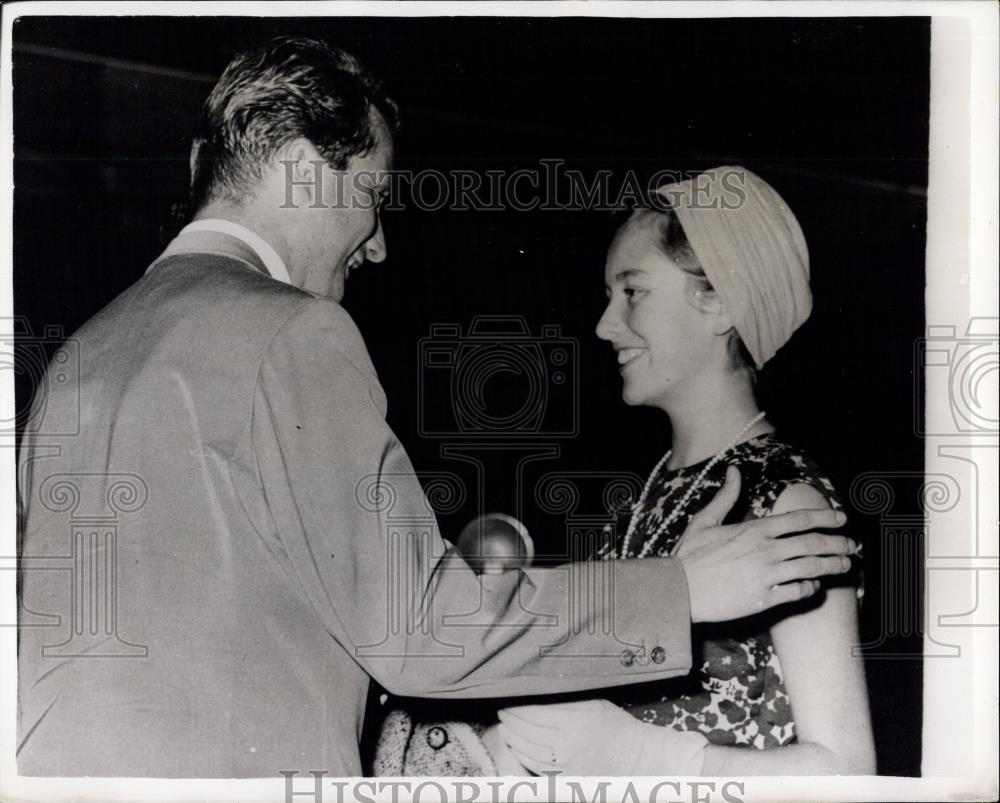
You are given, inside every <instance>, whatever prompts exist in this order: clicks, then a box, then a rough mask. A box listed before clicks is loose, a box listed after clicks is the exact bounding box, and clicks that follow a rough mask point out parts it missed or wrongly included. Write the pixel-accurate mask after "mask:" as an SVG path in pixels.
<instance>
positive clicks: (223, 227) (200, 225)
mask: <svg viewBox="0 0 1000 803" xmlns="http://www.w3.org/2000/svg"><path fill="white" fill-rule="evenodd" d="M191 231H215V232H220V233H221V234H228V235H229V236H230V237H235V238H236V239H237V240H239V241H240V242H242V243H244V244H245V245H246V246H247V247H248V248H250V249H251V250H252V251H253V252H254V253H255V254H256V255H257V256H258V257H259V258H260V261H261V262H263V263H264V267H265V268H266V269H267V272H268V273H269V274H271V278H272V279H277V280H278V281H279V282H284V283H285V284H291V283H292V280H291V278H290V277H289V275H288V268H286V267H285V262H284V260H282V258H281V257H280V256H278V252H277V251H275V250H274V249H273V248H272V247H271V246H270V245H269V244H268V243H267V241H266V240H265V239H264V238H263V237H261V236H260V235H259V234H255V233H254V232H252V231H250V229H248V228H247V227H246V226H241V225H240V224H239V223H233V221H231V220H223V219H222V218H203V219H201V220H194V221H192V222H191V223H188V224H187V225H186V226H185V227H184V228H183V229H181V231H180V234H184V233H185V232H191ZM178 236H179V235H178Z"/></svg>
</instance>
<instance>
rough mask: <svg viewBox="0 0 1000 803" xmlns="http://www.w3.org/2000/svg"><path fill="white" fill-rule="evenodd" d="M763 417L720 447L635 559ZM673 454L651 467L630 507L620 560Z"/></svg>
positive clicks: (650, 547)
mask: <svg viewBox="0 0 1000 803" xmlns="http://www.w3.org/2000/svg"><path fill="white" fill-rule="evenodd" d="M765 415H767V413H765V412H764V411H763V410H761V412H759V413H757V415H755V416H754V417H753V418H751V419H750V420H749V421H747V423H746V424H744V425H743V427H742V428H741V429H740V431H739V432H737V433H736V435H735V436H734V437H733V439H732V440H731V441H729V443H727V444H726V445H725V446H724V447H722V451H720V452H719V453H718V454H717V455H715V457H713V458H712V459H711V460H709V461H708V463H707V464H706V465H705V468H703V469H702V470H701V471H699V472H698V476H697V477H695V479H694V482H693V483H692V484H691V486H690V487H689V488H688V489H687V491H686V492H685V494H684V496H682V497H681V499H680V501H679V502H678V503H677V504H676V505H674V509H673V510H672V511H670V515H669V516H667V517H666V518H665V519H664V520H663V521H661V522H660V526H659V527H657V528H656V532H654V533H653V534H652V535H651V536H650V537H649V538H647V539H646V543H645V544H643V547H642V549H641V550H640V551H639V554H638V555H636V557H638V558H644V557H646V556H647V555H648V554H649V553H650V552H652V550H653V544H654V543H656V541H657V540H659V538H660V536H661V535H662V534H663V532H664V531H665V530H666V529H667V527H669V526H670V525H671V524H673V523H674V522H675V521H677V519H678V518H679V517H680V515H681V513H683V512H684V508H685V507H687V504H688V502H690V501H691V497H693V496H694V494H695V491H697V490H698V488H699V487H700V486H701V483H702V480H704V479H705V477H706V476H708V472H709V471H711V470H712V469H713V468H714V467H715V465H716V464H717V463H718V462H719V461H720V460H721V459H722V458H723V457H724V456H725V454H726V452H728V451H729V450H730V449H732V448H733V447H734V446H735V445H736V444H737V443H739V440H740V438H742V437H743V435H744V434H745V433H746V432H748V431H749V430H750V428H751V427H752V426H753V425H754V424H756V423H757V422H758V421H760V420H761V419H762V418H764V416H765ZM673 452H674V450H673V449H669V450H667V453H666V454H665V455H663V457H661V458H660V462H659V463H657V464H656V465H655V466H654V467H653V470H652V471H651V472H650V474H649V477H648V479H647V480H646V484H645V486H643V489H642V493H641V494H640V495H639V501H638V502H636V503H635V505H633V506H632V516H631V518H629V522H628V530H626V531H625V538H624V540H623V541H622V548H621V552H620V557H622V558H624V557H625V556H626V555H628V547H629V542H630V541H631V540H632V535H633V534H634V533H635V526H636V524H637V523H638V521H639V516H640V514H641V513H642V509H643V507H644V506H645V504H646V497H648V496H649V489H650V487H652V485H653V480H654V479H656V477H657V475H658V474H659V473H660V469H661V468H663V466H664V464H665V463H666V462H667V460H669V459H670V455H672V454H673Z"/></svg>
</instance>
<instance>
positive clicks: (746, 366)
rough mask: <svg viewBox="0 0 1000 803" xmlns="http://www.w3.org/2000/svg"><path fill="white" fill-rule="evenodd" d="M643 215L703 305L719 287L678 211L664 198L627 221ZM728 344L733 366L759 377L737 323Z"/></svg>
mask: <svg viewBox="0 0 1000 803" xmlns="http://www.w3.org/2000/svg"><path fill="white" fill-rule="evenodd" d="M640 216H641V217H645V216H651V217H650V219H651V220H652V221H653V222H654V223H655V224H656V226H657V229H658V231H659V235H660V236H659V237H658V238H657V240H656V242H657V245H658V246H659V248H660V250H661V251H662V252H663V253H664V255H665V256H666V257H667V258H668V259H669V260H670V261H671V262H673V263H674V264H675V265H677V267H679V268H680V269H681V270H682V271H684V273H686V274H687V275H688V277H689V278H690V280H691V281H690V282H689V283H688V286H689V288H690V289H691V294H690V297H689V300H690V301H691V303H692V304H694V305H695V307H696V308H698V309H704V308H705V301H704V299H705V297H706V296H708V297H711V296H714V295H716V291H715V288H714V287H713V286H712V283H711V282H710V281H709V280H708V277H707V276H706V275H705V270H704V269H703V268H702V266H701V263H700V262H699V261H698V256H697V255H696V254H695V252H694V249H693V248H692V247H691V243H690V242H689V241H688V238H687V234H685V233H684V227H683V226H682V225H681V222H680V220H678V219H677V215H676V214H674V211H673V210H672V209H670V208H669V207H667V208H664V207H663V202H662V200H658V201H657V203H656V205H655V206H651V207H641V208H639V209H636V210H635V211H634V212H633V213H632V217H630V218H629V220H627V221H626V222H625V225H628V223H630V222H631V221H633V220H636V219H637V218H638V217H640ZM727 346H728V347H729V358H730V364H731V365H732V367H733V369H735V370H744V371H747V372H748V373H749V374H750V376H751V378H752V379H754V380H755V381H756V378H757V370H756V368H755V367H754V361H753V357H752V356H751V355H750V352H749V350H748V349H747V347H746V344H745V343H744V342H743V338H742V337H740V334H739V332H737V331H736V329H735V327H734V328H733V329H730V330H729V339H728V341H727Z"/></svg>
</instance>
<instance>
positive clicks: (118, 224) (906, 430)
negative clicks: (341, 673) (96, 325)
mask: <svg viewBox="0 0 1000 803" xmlns="http://www.w3.org/2000/svg"><path fill="white" fill-rule="evenodd" d="M276 34H302V35H311V36H320V37H324V38H326V39H327V40H329V41H330V42H331V43H333V44H336V45H339V46H341V47H344V48H345V49H347V50H349V51H351V52H353V53H355V54H356V55H357V56H359V57H360V58H361V59H362V60H363V61H365V62H366V63H367V64H368V66H369V67H370V68H371V69H372V70H373V71H374V72H375V73H376V74H377V75H378V76H379V77H380V78H381V79H382V80H383V81H384V82H385V84H386V85H387V88H388V89H389V91H390V93H391V94H392V95H393V96H394V97H395V98H396V99H397V100H398V102H399V103H400V105H401V107H402V109H403V118H404V127H403V129H402V131H401V132H400V134H399V136H398V138H397V142H396V152H397V159H396V167H398V168H401V169H410V170H423V169H427V168H432V167H433V168H437V169H441V170H449V169H454V168H457V167H462V168H471V169H475V170H483V171H485V170H489V169H503V170H506V171H511V170H513V169H517V168H520V167H525V168H533V169H537V168H538V164H539V159H542V158H554V159H564V160H566V162H567V165H568V166H570V167H575V168H578V169H580V170H582V171H584V173H585V174H586V175H592V174H593V172H594V171H596V170H599V169H602V168H608V169H611V170H613V171H614V172H615V175H616V176H618V177H621V176H623V175H624V174H625V173H626V171H628V170H632V171H635V173H636V175H638V176H640V177H642V176H649V175H651V174H652V173H654V172H656V171H658V170H661V169H688V170H691V169H698V168H699V167H701V168H704V167H709V166H714V165H718V164H733V163H735V164H743V165H746V166H748V167H750V168H752V169H754V170H755V171H757V172H758V173H759V174H760V175H762V176H763V177H764V178H766V179H767V180H768V181H769V182H770V183H772V184H773V185H774V186H775V188H776V189H777V190H778V191H779V192H780V193H781V194H782V195H783V196H784V197H785V198H786V200H787V201H788V202H789V203H790V205H791V207H792V208H793V209H795V210H796V213H797V215H798V217H799V220H800V221H801V223H802V226H803V229H804V231H805V234H806V238H807V240H808V242H809V246H810V252H811V256H812V271H813V280H812V283H813V291H814V295H815V309H814V312H813V315H812V318H811V320H810V321H809V322H808V323H807V324H806V325H805V326H804V327H803V328H802V329H801V330H800V332H799V333H798V334H797V335H796V336H795V338H794V339H793V341H792V342H791V343H790V344H789V345H788V346H787V347H786V348H784V349H783V350H782V352H781V353H780V354H779V355H778V357H777V358H775V359H774V360H773V361H772V363H771V364H769V366H768V367H767V369H766V370H765V372H764V374H763V376H762V380H761V394H762V397H763V401H764V405H763V406H764V407H765V409H767V410H768V412H769V417H770V418H771V420H772V421H774V422H776V424H777V425H778V426H779V429H780V430H782V431H784V433H785V434H786V436H787V437H788V438H790V439H793V440H794V441H796V442H798V443H800V444H801V445H803V446H804V447H806V448H807V449H808V450H809V451H810V452H811V453H812V455H813V456H814V457H815V459H816V460H817V462H819V463H820V464H821V465H822V466H824V467H825V468H826V469H827V470H828V472H829V473H830V475H831V476H832V477H833V479H834V481H835V483H836V484H837V485H838V487H839V488H840V489H841V491H842V493H843V495H844V496H845V498H846V497H847V496H848V489H849V488H850V486H851V483H852V481H853V480H854V479H855V478H856V477H858V476H859V475H860V474H862V473H865V472H872V471H884V472H920V471H921V470H922V468H923V443H922V441H921V439H920V438H918V437H917V436H916V435H915V424H916V423H917V421H918V416H919V415H920V411H919V409H918V407H917V405H916V402H917V401H918V400H917V399H916V398H915V391H914V387H915V379H916V378H915V376H914V370H913V366H914V346H915V342H916V340H917V338H919V337H920V336H921V334H922V331H923V326H924V317H923V315H924V313H923V309H924V307H923V288H924V246H925V223H926V184H927V137H928V110H929V95H928V93H929V46H930V25H929V20H927V19H923V18H896V19H879V18H858V19H725V20H722V19H720V20H651V19H647V20H621V19H576V18H563V19H558V20H550V19H497V18H482V19H472V18H466V19H461V18H431V19H370V18H357V19H289V20H285V19H255V18H254V19H251V18H235V19H234V18H200V19H189V18H107V17H104V18H90V19H88V18H54V17H50V18H27V19H21V20H19V21H17V22H16V24H15V27H14V106H15V109H14V112H15V118H14V119H15V209H14V214H15V219H14V248H15V259H14V292H15V296H14V298H15V312H16V314H17V315H20V316H23V317H24V319H25V320H26V322H27V324H28V325H29V326H30V327H31V330H32V332H34V334H35V336H36V337H38V336H41V335H42V333H43V329H44V327H45V326H47V325H57V326H60V327H62V332H64V333H69V332H71V331H72V330H73V329H75V328H76V327H77V326H79V325H80V324H81V323H83V321H85V320H86V319H87V318H88V317H90V316H91V315H92V314H93V313H95V312H96V311H97V310H98V309H100V308H101V307H102V306H103V305H104V304H106V303H107V302H108V301H110V300H111V299H112V298H113V297H114V296H115V295H116V294H117V293H119V292H120V291H121V290H123V289H124V288H125V287H127V286H128V285H129V284H131V283H132V282H133V281H135V280H136V279H137V278H138V277H139V276H140V275H141V273H142V272H143V270H144V269H145V267H146V265H147V264H148V263H149V262H150V261H151V260H152V259H153V258H155V257H156V255H157V254H158V252H159V251H160V250H161V249H162V247H163V246H164V245H165V244H166V242H168V241H169V239H170V238H171V237H172V236H173V235H174V234H175V233H176V231H177V230H178V229H179V228H180V227H181V226H182V225H183V223H184V222H185V215H186V214H187V208H186V192H187V155H188V148H189V139H190V134H191V128H192V125H193V122H194V120H195V116H196V112H197V109H198V107H199V105H200V103H201V101H202V100H203V98H204V97H205V95H206V94H207V93H208V90H209V89H210V87H211V84H212V81H213V80H214V78H215V77H216V76H217V75H218V74H219V72H221V70H222V69H223V67H224V66H225V64H226V63H227V62H228V60H229V58H230V57H231V56H232V54H233V53H234V52H235V51H236V50H238V49H239V48H241V47H243V46H245V45H248V44H255V43H257V42H258V41H260V40H261V39H262V38H265V37H267V36H270V35H276ZM384 222H385V227H386V231H387V237H388V245H389V252H390V258H389V260H388V261H387V262H386V263H384V264H383V265H378V266H367V267H365V268H364V269H363V270H361V271H360V272H359V273H357V274H355V275H353V276H352V277H351V279H350V282H349V287H348V292H347V297H346V299H345V302H344V303H345V306H346V307H347V309H348V310H349V311H350V312H351V314H352V315H353V316H354V317H355V319H356V320H357V322H358V324H359V326H360V328H361V330H362V332H363V334H364V336H365V339H366V341H367V343H368V345H369V348H370V351H371V353H372V358H373V360H374V362H375V365H376V367H377V368H378V370H379V374H380V377H381V380H382V382H383V384H384V386H385V388H386V391H387V393H388V396H389V400H390V411H389V417H390V422H391V423H392V425H393V427H394V428H395V429H396V431H397V433H398V434H399V435H400V438H401V439H402V441H403V442H404V443H405V444H406V445H407V448H408V450H409V451H410V454H411V457H412V458H413V461H414V463H415V465H416V466H417V467H418V469H420V470H422V471H435V470H438V471H451V472H455V473H456V474H458V475H459V476H460V477H462V479H463V480H464V481H466V482H471V481H473V480H474V479H475V474H474V472H472V469H471V468H470V466H469V465H468V464H464V463H461V462H456V461H455V460H454V459H449V458H447V457H445V456H442V454H441V452H440V448H441V446H442V444H443V443H455V442H457V440H459V439H447V438H445V439H442V438H431V437H424V436H423V434H422V432H421V429H420V426H419V422H418V415H417V410H418V404H417V402H418V395H419V394H421V393H424V394H426V395H425V400H426V402H427V404H429V405H430V406H431V407H432V408H433V409H439V410H440V409H442V408H441V406H442V405H444V406H447V405H448V404H449V397H448V395H447V382H444V384H441V383H440V382H438V381H433V382H432V381H428V382H423V380H426V379H428V377H429V376H430V373H429V372H428V371H423V372H421V370H420V368H419V366H420V361H419V353H418V345H417V344H418V341H419V340H420V338H423V337H427V336H428V334H429V332H430V327H431V325H432V324H435V323H453V324H459V325H460V326H461V327H462V330H463V331H467V330H468V327H469V324H470V322H471V320H472V318H473V316H475V315H478V314H490V315H499V316H510V315H516V316H523V319H524V320H525V322H526V323H527V326H528V327H529V329H530V331H531V333H532V335H533V336H536V340H537V336H538V335H539V334H540V333H541V327H542V326H543V325H550V324H554V325H558V326H559V327H560V332H561V335H560V336H561V337H562V338H564V339H569V340H571V341H573V342H574V343H575V346H574V348H575V350H576V353H577V356H578V361H577V363H576V364H575V365H573V366H571V375H570V379H571V383H570V384H571V386H572V382H577V383H578V390H577V391H576V392H575V393H574V394H573V396H572V398H575V399H576V400H577V402H578V406H579V418H578V421H577V424H578V427H577V429H578V437H575V438H546V437H544V435H538V434H535V435H529V436H526V437H524V438H522V439H519V440H518V442H519V443H522V444H528V443H530V444H533V445H534V446H538V445H556V446H557V447H558V450H559V454H558V457H555V458H553V459H549V460H546V461H542V462H538V463H535V464H533V465H531V466H528V467H527V468H526V469H525V478H524V481H523V483H522V488H521V489H519V488H517V487H515V486H516V483H515V482H513V481H512V480H511V479H510V477H511V476H513V470H514V465H515V460H516V457H517V455H518V454H523V450H522V451H521V452H519V451H518V450H517V449H514V450H513V451H508V452H502V453H501V452H481V453H480V456H481V457H483V459H484V461H485V476H486V477H487V479H486V489H485V498H482V499H479V498H476V495H475V494H472V495H470V497H469V499H468V500H467V502H466V503H465V504H463V505H460V506H459V507H458V508H457V509H453V510H451V511H448V512H446V513H445V514H444V515H443V516H442V526H443V529H444V531H445V534H446V535H448V534H453V532H454V529H455V528H457V527H459V526H460V525H461V523H462V522H464V521H465V520H466V519H468V518H469V517H470V516H471V515H473V514H475V513H476V512H479V511H481V510H483V509H500V510H509V511H517V512H519V513H520V515H521V516H522V518H524V520H525V521H526V523H527V524H528V526H529V527H530V528H531V530H532V532H533V533H534V535H535V540H536V543H537V544H538V547H539V550H540V552H542V553H548V554H556V553H559V552H561V551H562V550H563V549H564V546H565V544H564V540H565V539H564V535H565V532H566V526H565V522H564V521H562V520H561V519H560V518H559V517H558V516H556V517H552V516H543V515H541V514H540V513H539V512H538V511H537V506H535V505H533V504H532V503H531V502H530V499H527V497H525V493H526V492H525V491H523V488H528V487H532V484H533V482H534V481H535V480H536V479H537V478H538V476H539V475H541V474H543V473H545V472H549V471H592V472H601V473H614V472H631V473H634V474H635V475H637V476H638V478H639V479H640V481H641V479H642V478H644V476H645V473H646V472H647V471H648V469H649V468H650V467H651V466H652V465H653V463H655V461H656V460H657V459H658V458H659V457H660V455H661V454H662V452H663V450H664V449H665V448H666V446H667V444H668V443H669V431H668V426H667V423H666V419H665V417H664V416H662V415H661V414H659V413H657V412H655V411H651V410H633V409H629V408H626V407H625V406H624V405H623V404H622V402H621V400H620V396H619V394H620V389H621V381H620V378H619V376H618V372H617V367H616V365H615V363H614V359H613V355H612V354H611V352H610V349H609V347H608V346H607V344H605V343H602V342H600V341H598V340H597V338H596V337H595V336H594V335H593V327H594V325H595V323H596V321H597V319H598V317H599V315H600V313H601V310H602V308H603V304H604V291H603V279H602V268H603V258H604V253H605V250H606V248H607V244H608V241H609V239H610V235H611V233H612V232H613V230H614V226H615V225H616V222H617V221H616V220H615V218H614V216H612V215H610V214H608V213H607V212H598V211H564V212H555V211H537V210H536V211H533V212H518V211H510V210H508V211H503V212H471V211H465V212H462V211H448V210H440V211H435V212H430V211H420V210H417V209H414V208H408V209H407V210H405V211H401V212H389V213H387V214H386V216H385V221H384ZM52 340H53V343H49V342H45V343H44V345H45V347H46V349H50V348H51V346H52V345H54V341H57V340H58V335H57V336H56V337H54V338H52ZM27 342H28V341H27V340H26V339H22V341H21V345H22V347H23V345H24V344H25V343H27ZM542 348H543V350H546V349H547V350H548V351H544V353H546V354H548V353H549V351H550V350H551V347H549V346H547V345H546V346H542ZM25 353H26V352H25V351H24V349H23V348H22V349H21V351H20V354H21V356H22V358H23V355H24V354H25ZM21 368H22V372H21V374H20V375H19V376H18V381H17V391H18V406H19V409H21V408H23V407H24V405H25V404H26V403H27V401H26V400H27V398H28V397H29V396H30V393H31V390H32V372H31V370H25V368H24V361H23V359H22V366H21ZM435 376H440V374H435ZM421 378H422V379H421ZM523 379H524V378H523V377H518V376H516V375H509V374H507V375H504V376H499V375H498V376H497V377H496V378H495V380H493V381H494V382H495V383H496V384H494V385H492V386H489V385H488V386H487V391H488V393H492V394H494V395H493V398H494V399H496V400H499V399H501V398H505V399H507V400H508V402H509V399H510V398H517V396H516V394H517V392H519V391H520V390H521V389H523V384H518V383H519V382H523ZM442 393H443V394H444V395H443V396H442V395H441V394H442ZM435 394H436V395H435ZM505 394H506V395H505ZM511 394H514V395H513V396H511ZM567 398H568V397H567ZM497 403H500V404H502V403H503V402H499V401H498V402H497ZM547 403H550V404H551V405H554V406H553V407H552V408H551V409H549V410H548V414H549V416H550V420H555V421H565V420H569V419H566V416H568V415H569V414H570V413H569V410H570V406H566V408H565V410H562V411H561V410H560V409H558V405H559V404H561V403H564V400H563V397H560V396H559V395H558V393H555V394H552V395H550V397H549V399H548V402H547ZM565 403H566V404H567V405H571V404H572V399H570V401H569V402H565ZM435 405H437V406H435ZM560 416H562V418H561V419H560ZM480 440H482V441H484V442H486V443H487V444H495V443H497V442H499V441H498V440H497V439H494V438H492V437H484V438H481V439H480ZM497 478H500V479H497ZM526 500H527V501H526ZM913 504H914V510H913V511H909V512H911V513H914V514H916V513H918V512H919V511H917V510H916V501H915V499H914V502H913ZM581 508H587V510H585V511H583V512H585V513H593V514H595V515H599V514H600V504H599V500H597V501H596V502H595V500H594V499H586V500H583V501H582V502H581ZM577 512H578V513H579V512H581V511H577ZM904 512H906V511H904ZM851 528H852V534H854V535H856V536H858V537H861V538H863V539H864V540H865V542H866V549H865V552H866V578H867V579H866V584H867V587H868V592H869V593H868V598H867V600H866V604H865V607H864V610H863V623H862V624H863V636H864V640H865V642H866V643H870V644H872V646H871V647H870V648H869V650H868V653H869V657H870V660H869V662H868V665H867V669H868V678H869V690H870V693H871V699H872V713H873V717H874V724H875V729H876V739H877V747H878V757H879V771H880V772H881V773H884V774H900V775H916V774H919V768H920V692H921V690H920V662H919V659H918V658H917V657H911V658H903V659H900V658H899V657H898V656H900V655H903V656H906V655H910V656H916V655H918V654H919V649H920V632H919V628H917V627H910V628H909V629H907V627H906V626H905V625H903V624H902V623H899V622H895V621H893V620H891V619H890V620H888V622H887V620H886V610H887V607H888V605H889V602H887V601H886V598H888V600H890V601H891V602H892V603H894V604H895V605H896V606H898V607H899V608H900V609H914V606H916V605H917V604H918V603H917V602H916V601H915V600H918V599H919V594H920V590H919V581H918V580H917V577H916V574H917V572H916V571H914V572H913V575H911V576H910V577H908V578H904V580H905V582H902V583H897V582H887V581H884V577H883V575H885V574H887V573H888V569H887V568H886V567H887V566H888V562H887V560H886V557H887V555H886V554H883V550H882V549H881V548H880V547H881V546H882V539H880V534H881V529H880V523H879V521H878V520H877V519H876V518H874V517H871V516H865V515H863V514H861V513H858V512H855V513H854V514H853V516H852V525H851ZM887 554H888V553H887ZM888 557H889V558H892V557H893V556H892V555H891V554H888ZM880 578H882V579H883V582H882V583H880ZM887 631H891V632H889V636H888V638H885V637H884V635H885V633H886V632H887ZM890 655H894V656H897V657H895V658H890V657H888V656H890Z"/></svg>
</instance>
